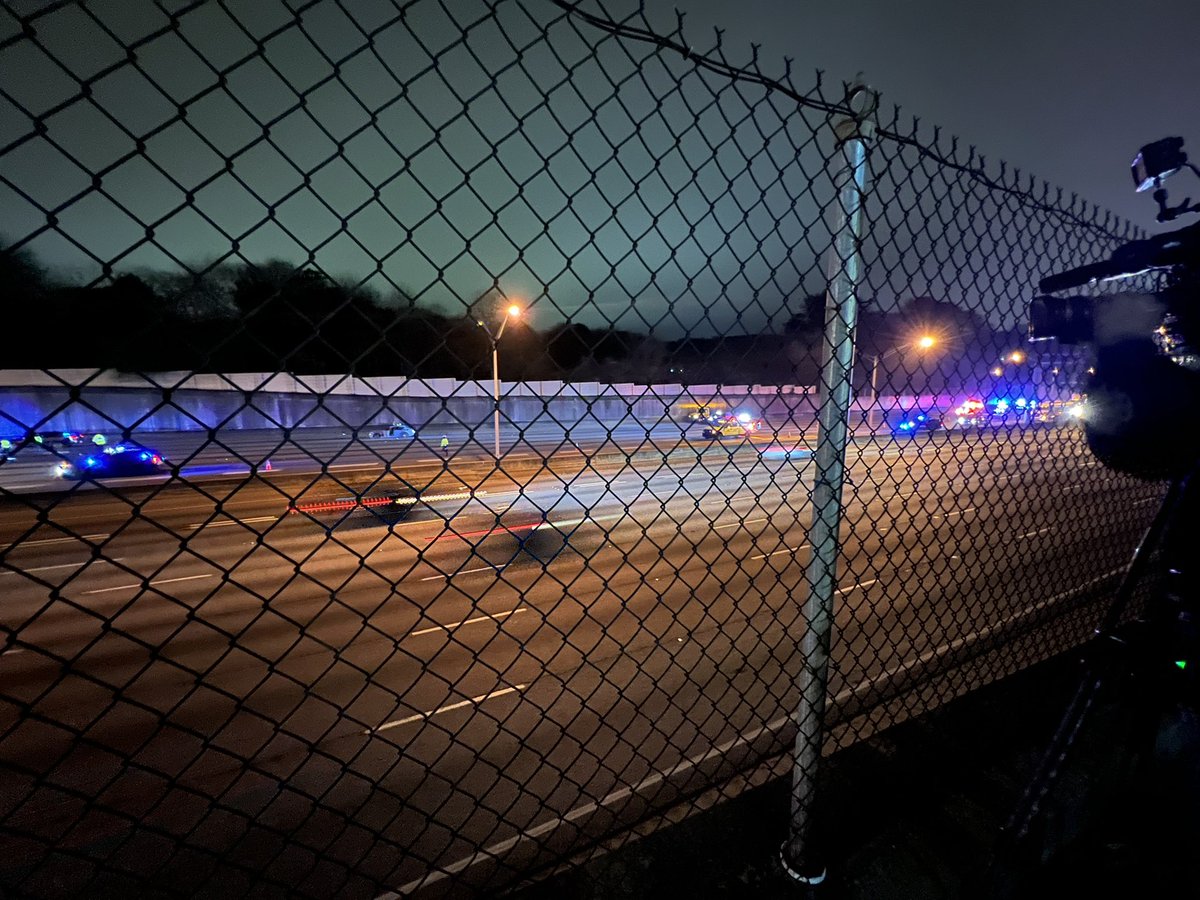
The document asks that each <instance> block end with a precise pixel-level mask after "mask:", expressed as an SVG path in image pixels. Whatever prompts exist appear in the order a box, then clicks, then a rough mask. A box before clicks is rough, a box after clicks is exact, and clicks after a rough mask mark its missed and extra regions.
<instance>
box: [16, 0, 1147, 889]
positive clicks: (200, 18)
mask: <svg viewBox="0 0 1200 900" xmlns="http://www.w3.org/2000/svg"><path fill="white" fill-rule="evenodd" d="M611 13H612V10H611V8H610V9H609V12H607V13H606V12H604V11H603V10H602V9H601V8H600V6H599V5H594V6H591V7H588V6H586V5H583V6H580V7H578V8H577V7H576V5H575V4H572V3H569V2H556V0H498V2H484V0H455V2H454V3H445V2H437V0H414V2H407V3H399V2H393V3H390V4H389V3H359V2H349V0H314V2H309V3H303V4H298V3H287V2H283V0H261V2H253V3H251V2H235V0H211V2H196V3H183V2H176V3H166V2H163V3H159V4H158V5H156V6H153V7H152V6H150V5H149V4H121V3H116V2H113V3H99V2H96V3H86V4H84V3H60V2H56V3H49V2H26V3H17V2H9V3H7V4H5V7H4V11H3V13H2V14H0V105H2V114H0V122H2V123H3V125H2V126H0V127H2V132H3V133H2V134H0V196H2V199H3V203H2V206H3V209H4V210H5V215H4V219H3V222H2V223H0V231H2V232H3V239H4V244H3V251H2V253H0V260H2V263H3V272H2V276H0V277H2V283H3V296H4V297H5V298H6V301H5V319H6V322H5V333H6V335H7V340H6V341H5V343H4V349H3V359H2V360H0V364H2V365H3V367H4V370H3V371H0V380H2V381H3V385H2V387H0V390H2V394H0V411H2V420H0V437H2V438H3V444H2V448H3V451H4V452H3V456H4V460H3V461H2V462H0V494H2V501H3V503H2V507H0V529H2V530H3V537H2V538H0V542H2V544H3V549H0V582H2V583H3V604H2V612H0V625H2V626H3V632H2V634H3V637H4V647H3V656H0V770H2V771H3V777H2V778H0V886H2V887H0V893H4V894H6V895H8V894H12V895H31V896H38V897H50V896H96V895H106V896H117V895H131V896H132V895H139V896H140V895H155V894H186V895H204V896H210V895H218V894H220V895H226V896H241V895H244V894H253V895H255V896H259V895H273V894H289V895H290V894H295V895H302V896H313V897H326V896H335V895H336V896H363V897H371V896H376V895H379V894H383V893H386V892H389V891H394V892H398V893H399V894H401V895H407V894H409V893H424V892H428V893H430V894H431V895H438V894H441V893H443V892H450V893H469V892H472V891H483V890H496V889H500V888H503V887H505V886H508V885H511V884H513V883H515V882H516V881H518V880H520V879H522V878H525V877H529V876H531V875H536V874H537V873H539V872H545V871H547V870H548V869H550V868H551V867H553V866H555V865H558V864H561V863H562V862H563V861H565V860H568V859H571V858H573V857H576V856H578V855H579V854H584V853H588V852H591V851H593V850H595V849H596V848H599V847H603V846H605V845H606V844H609V843H611V842H612V841H614V840H620V839H621V838H622V837H623V836H627V835H629V834H632V833H637V832H644V831H645V830H647V829H651V828H653V827H656V826H657V825H659V824H661V823H663V822H666V821H670V820H673V819H675V818H677V817H679V816H681V815H686V814H688V813H689V812H692V811H694V810H697V809H701V808H704V807H705V806H707V805H709V804H712V803H714V802H717V801H719V800H720V799H721V798H723V797H727V796H731V795H732V794H734V793H736V792H737V791H739V790H741V789H743V788H744V787H745V786H747V785H750V784H755V783H759V782H761V781H762V780H763V779H766V778H769V777H772V776H773V775H778V774H782V773H784V772H786V771H787V770H788V768H789V765H790V764H791V762H792V760H793V755H792V747H793V742H794V741H795V738H796V732H797V726H796V723H797V722H805V721H808V719H806V716H808V715H810V714H811V713H812V710H811V709H809V710H808V712H807V713H806V712H805V711H804V709H803V708H802V707H801V705H800V704H801V693H802V692H801V684H802V683H804V684H807V685H808V686H809V687H810V688H811V687H812V680H811V679H812V674H813V673H812V672H811V671H810V670H809V669H811V667H809V669H806V667H805V665H804V664H805V659H806V654H807V655H808V657H810V660H809V661H810V662H811V657H812V655H813V653H814V652H816V651H815V650H814V649H813V647H814V646H815V645H813V644H806V641H808V640H810V639H811V636H812V635H813V634H816V633H818V632H820V633H826V632H825V631H824V629H826V628H828V626H829V625H830V624H831V625H832V641H831V643H830V644H829V645H828V653H829V670H828V683H827V685H826V684H824V683H822V684H820V685H819V688H820V691H821V695H822V696H824V697H827V698H828V703H827V708H826V710H825V716H824V722H823V724H824V729H825V730H824V731H820V730H818V731H817V732H816V735H817V739H818V741H822V742H823V743H824V749H825V751H826V752H828V751H829V750H831V749H832V748H835V747H837V746H842V745H845V744H848V743H851V742H853V741H855V740H858V739H860V738H862V737H863V736H865V735H868V734H871V733H873V732H874V731H876V730H878V729H880V728H885V727H887V726H889V725H890V724H893V723H896V722H898V721H901V720H903V719H905V718H907V717H909V716H912V715H915V714H919V713H921V712H922V711H924V710H928V709H930V708H932V707H934V706H936V705H938V704H940V703H943V702H944V701H946V700H947V699H949V698H952V697H954V696H956V695H959V694H961V693H963V692H965V691H969V690H971V689H972V688H973V687H975V686H978V685H981V684H984V683H987V682H990V681H993V680H994V679H997V678H999V677H1002V676H1003V675H1005V674H1007V673H1010V672H1013V671H1015V670H1018V669H1020V668H1022V667H1025V666H1028V665H1029V664H1031V663H1032V662H1034V661H1036V660H1040V659H1042V658H1045V657H1047V656H1049V655H1052V654H1054V653H1056V652H1059V651H1061V650H1063V649H1064V648H1068V647H1070V646H1072V645H1074V644H1076V643H1078V642H1079V641H1080V640H1082V639H1083V638H1084V637H1085V636H1086V635H1087V633H1088V631H1089V628H1090V626H1091V625H1092V624H1093V622H1094V620H1095V614H1096V609H1097V604H1098V603H1099V602H1100V600H1101V599H1102V598H1103V597H1104V595H1105V593H1106V591H1108V590H1109V589H1110V587H1111V585H1112V580H1113V578H1114V576H1115V574H1116V572H1117V569H1118V568H1119V566H1120V565H1121V564H1122V563H1123V562H1124V560H1125V559H1126V558H1127V556H1128V554H1129V552H1130V550H1131V549H1132V546H1133V544H1134V542H1135V539H1136V534H1137V531H1138V529H1139V528H1140V527H1141V526H1142V525H1143V524H1144V523H1145V522H1146V521H1147V520H1148V518H1149V516H1150V514H1151V512H1152V510H1153V504H1154V502H1155V499H1156V497H1157V489H1156V488H1155V487H1153V486H1149V485H1144V484H1139V483H1136V482H1133V481H1130V480H1127V479H1122V478H1119V477H1116V476H1114V475H1112V474H1110V473H1108V472H1106V471H1105V470H1104V469H1102V468H1100V467H1098V466H1097V465H1096V464H1095V463H1094V462H1093V461H1092V460H1091V459H1090V457H1089V456H1088V454H1087V453H1086V450H1085V448H1084V446H1083V444H1082V440H1081V437H1080V433H1079V431H1078V428H1077V422H1076V419H1075V416H1076V415H1077V413H1078V412H1079V407H1080V404H1081V403H1082V402H1083V397H1082V394H1081V392H1082V389H1083V388H1082V385H1083V379H1084V376H1085V375H1086V370H1087V368H1088V366H1089V361H1088V358H1087V356H1086V354H1084V353H1082V352H1076V351H1075V350H1074V349H1073V348H1068V347H1058V346H1055V345H1053V344H1044V345H1037V346H1030V345H1027V344H1026V343H1025V341H1024V340H1023V323H1024V315H1025V311H1024V306H1025V302H1026V300H1027V298H1028V297H1029V295H1030V293H1031V292H1032V289H1033V286H1034V285H1035V282H1036V279H1037V277H1038V276H1040V275H1043V274H1046V273H1047V272H1050V271H1053V270H1057V269H1062V268H1065V267H1067V266H1069V265H1075V264H1079V263H1083V262H1088V261H1093V260H1095V259H1097V258H1100V257H1101V256H1103V255H1105V254H1107V253H1108V252H1110V251H1111V249H1112V248H1113V247H1114V246H1116V245H1117V244H1118V243H1119V242H1120V241H1122V240H1123V239H1126V238H1128V237H1129V236H1131V229H1130V228H1129V227H1128V226H1127V225H1125V224H1124V223H1121V222H1116V221H1114V220H1112V219H1111V218H1109V217H1108V216H1105V215H1102V214H1101V213H1100V212H1099V211H1097V210H1095V209H1092V208H1090V207H1088V206H1086V205H1084V204H1082V203H1079V202H1077V201H1076V200H1075V199H1074V198H1070V199H1067V198H1064V197H1062V196H1061V195H1060V194H1059V193H1056V192H1054V191H1052V190H1050V189H1048V188H1047V187H1045V186H1044V185H1042V184H1040V183H1038V182H1035V181H1034V180H1032V179H1029V178H1027V177H1025V176H1022V175H1019V174H1018V173H1016V172H1013V171H1011V170H1006V169H1004V168H1003V167H996V166H991V165H987V164H985V162H984V160H983V159H982V158H981V157H979V156H978V155H977V154H976V153H975V152H974V151H973V150H971V151H965V150H963V149H961V148H959V147H957V146H956V145H955V144H954V142H953V141H948V140H946V139H944V138H941V137H939V136H938V134H937V133H936V132H930V131H928V130H922V129H921V128H919V127H918V126H917V125H916V124H915V123H910V122H909V120H907V119H905V118H903V117H902V116H901V115H900V113H899V111H896V110H893V111H890V112H889V111H880V112H879V113H878V115H877V116H875V117H874V118H869V119H865V118H864V117H863V115H862V114H861V113H862V111H861V110H857V109H855V110H851V109H850V108H848V106H847V101H846V100H845V92H844V89H843V86H841V85H837V86H831V85H829V84H823V83H822V82H821V81H820V80H819V79H816V78H814V77H812V76H809V75H807V74H806V75H803V76H801V75H798V74H797V73H795V72H793V71H791V70H790V68H785V67H784V66H783V65H771V66H767V65H766V64H763V65H762V66H760V65H759V62H758V60H757V59H754V60H752V61H750V62H749V63H746V62H745V61H744V60H743V59H740V58H739V60H737V61H734V62H731V61H730V60H729V59H728V58H727V57H726V53H725V50H724V49H723V48H722V47H721V45H720V42H719V40H717V41H716V43H715V44H713V45H711V46H709V47H707V48H700V47H698V46H696V45H694V44H691V43H689V39H688V36H687V35H686V34H685V32H684V30H682V29H680V30H677V31H676V32H675V33H673V34H672V33H667V32H663V31H662V29H661V28H660V29H659V32H658V33H655V30H654V29H653V28H652V27H651V26H650V23H649V22H647V20H646V19H645V18H644V16H643V14H642V13H640V12H634V13H632V14H631V15H630V16H629V17H628V18H626V19H623V20H621V21H619V22H617V21H613V20H611V19H610V18H609V17H608V16H609V15H610V14H611ZM718 38H719V35H718ZM847 120H850V124H851V125H853V124H854V123H856V122H859V123H863V126H862V130H859V131H855V132H854V136H853V137H850V138H848V137H847V132H846V131H844V130H843V131H842V132H841V133H839V129H844V128H845V127H846V123H847ZM851 145H853V147H854V149H855V152H856V153H859V157H858V160H859V161H858V163H857V164H854V163H853V162H851V163H850V164H848V163H847V158H848V157H847V152H846V151H847V148H848V147H850V146H851ZM853 178H857V179H858V181H857V182H855V181H852V180H851V181H848V180H847V179H853ZM856 185H857V187H856ZM848 186H849V190H850V194H849V196H852V197H853V196H857V197H858V198H859V199H858V201H856V202H857V203H858V205H859V208H858V210H857V212H856V213H855V214H854V215H853V216H851V215H850V214H849V211H848V210H847V208H846V206H845V201H844V199H839V192H842V197H843V198H844V197H845V196H847V195H846V194H845V191H846V190H847V187H848ZM855 228H857V233H858V234H859V235H861V239H855ZM839 237H840V238H841V239H843V242H842V243H841V244H838V240H839ZM838 248H841V249H840V251H839V249H838ZM853 307H857V313H856V318H857V321H856V322H853V321H847V318H846V317H847V311H848V310H851V309H852V308H853ZM827 310H828V312H827ZM852 326H853V327H852ZM839 327H840V328H841V331H842V332H844V333H846V334H847V335H849V334H850V333H853V335H854V357H853V359H852V360H851V358H850V357H849V355H848V354H849V348H850V345H849V343H846V342H845V341H842V342H840V343H839V344H838V346H833V345H831V344H830V343H829V336H830V335H836V334H838V333H839V331H838V329H839ZM839 354H842V355H841V356H839ZM839 360H841V363H842V368H843V369H846V370H847V371H848V375H849V378H850V381H849V383H843V384H840V388H848V389H849V390H848V391H846V390H843V393H842V394H841V395H839V394H838V390H839V389H840V388H839V384H834V383H830V382H829V379H828V378H827V377H826V378H825V382H826V383H824V384H823V383H822V378H823V376H822V373H826V376H828V374H829V373H835V374H836V373H837V372H838V371H839V369H838V364H839ZM823 364H824V368H822V366H823ZM847 365H848V369H847ZM248 373H249V374H248ZM839 396H841V397H842V401H843V402H842V403H841V406H838V397H839ZM835 414H836V415H835ZM839 421H840V422H841V424H842V426H844V429H843V430H844V433H843V434H842V435H841V439H844V440H845V443H846V451H845V470H844V476H845V477H844V479H843V478H842V473H841V469H840V466H839V467H838V470H837V471H836V472H832V474H831V470H829V469H828V468H827V467H825V466H824V465H823V464H818V462H816V461H814V459H813V456H812V453H813V451H814V450H817V451H818V452H821V447H825V448H826V449H829V448H832V449H833V450H837V449H838V447H837V446H836V444H837V443H838V435H837V434H836V433H833V432H836V430H837V425H838V423H839ZM830 428H832V429H833V431H832V432H831V431H830ZM822 442H823V443H822ZM835 457H836V458H837V459H840V453H837V454H834V456H833V457H830V458H831V459H833V458H835ZM835 476H836V477H835ZM843 481H844V485H843V490H841V491H837V490H836V488H837V486H838V484H839V483H841V482H843ZM822 490H824V494H823V495H822V494H821V491H822ZM814 494H816V495H818V496H817V499H818V502H819V503H821V502H823V503H824V504H825V506H824V507H821V509H822V510H826V511H828V509H829V508H833V507H836V509H834V513H835V514H834V515H833V517H832V518H828V517H827V518H824V519H822V520H821V521H822V522H824V526H823V527H825V531H824V532H823V537H822V539H821V540H820V541H816V540H815V538H814V534H815V532H816V526H815V525H813V524H811V523H812V522H813V497H814ZM821 496H824V500H823V501H821ZM831 504H832V506H831ZM829 526H831V527H829ZM839 529H840V530H839ZM814 543H818V544H819V546H818V547H817V548H816V549H814V547H813V546H810V544H814ZM830 547H832V548H833V553H832V555H829V554H828V553H827V551H828V549H829V548H830ZM816 554H823V555H822V556H821V557H820V558H818V556H817V555H816ZM818 576H819V580H822V584H817V583H816V582H815V581H814V578H817V577H818ZM822 585H823V586H822ZM822 591H824V594H825V595H826V596H825V598H824V599H825V600H827V601H828V603H827V604H826V606H825V607H824V612H823V613H822V614H821V616H819V617H818V618H822V617H824V616H825V615H828V616H829V617H831V621H810V615H811V613H810V612H808V611H810V610H812V609H820V608H821V607H820V604H816V605H814V604H813V602H812V601H813V599H814V597H815V596H816V595H818V594H820V593H821V592H822ZM817 599H821V598H820V597H817ZM817 643H819V642H817ZM806 647H807V649H806ZM817 649H818V650H819V649H820V648H819V647H818V648H817ZM806 679H808V680H807V681H806ZM809 693H811V691H809ZM806 696H807V695H806ZM817 749H818V750H819V749H820V744H818V747H817Z"/></svg>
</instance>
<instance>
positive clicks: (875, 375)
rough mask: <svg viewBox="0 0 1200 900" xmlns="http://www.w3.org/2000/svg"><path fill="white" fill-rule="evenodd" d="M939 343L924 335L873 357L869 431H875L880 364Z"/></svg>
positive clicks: (868, 410)
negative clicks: (898, 354) (899, 355)
mask: <svg viewBox="0 0 1200 900" xmlns="http://www.w3.org/2000/svg"><path fill="white" fill-rule="evenodd" d="M936 343H937V339H936V338H934V337H932V336H930V335H927V334H926V335H922V336H921V337H919V338H917V339H916V340H914V341H909V342H908V343H907V344H901V345H900V346H899V347H893V348H892V349H891V350H885V351H883V353H879V354H876V355H874V356H872V357H871V405H870V406H868V407H867V429H868V430H869V431H872V432H874V431H875V407H876V406H878V405H879V362H880V360H884V359H887V358H888V357H889V356H894V355H896V354H897V353H903V352H904V351H905V350H908V349H910V348H912V347H917V348H919V349H921V350H928V349H929V348H930V347H932V346H934V345H935V344H936Z"/></svg>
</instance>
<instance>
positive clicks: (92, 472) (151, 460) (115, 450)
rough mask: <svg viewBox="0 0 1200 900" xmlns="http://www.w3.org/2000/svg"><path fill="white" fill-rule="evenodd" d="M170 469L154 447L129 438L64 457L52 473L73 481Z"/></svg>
mask: <svg viewBox="0 0 1200 900" xmlns="http://www.w3.org/2000/svg"><path fill="white" fill-rule="evenodd" d="M170 471H171V467H170V465H169V464H168V463H167V461H166V460H165V459H164V458H163V456H162V454H161V453H159V452H158V451H157V450H153V449H151V448H150V447H143V446H142V445H141V444H134V443H131V442H124V443H120V444H114V445H112V446H111V447H105V448H104V449H103V450H96V451H95V452H93V453H87V454H83V455H81V456H79V457H77V458H75V459H64V460H63V461H62V462H60V463H59V464H58V465H57V466H55V467H54V474H55V475H57V476H58V477H59V478H70V479H74V480H77V481H83V480H89V479H93V478H129V477H132V476H138V475H165V474H167V473H169V472H170Z"/></svg>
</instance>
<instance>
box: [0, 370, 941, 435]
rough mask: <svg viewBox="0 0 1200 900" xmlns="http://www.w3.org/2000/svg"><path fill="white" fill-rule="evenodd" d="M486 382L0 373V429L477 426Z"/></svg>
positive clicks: (513, 408)
mask: <svg viewBox="0 0 1200 900" xmlns="http://www.w3.org/2000/svg"><path fill="white" fill-rule="evenodd" d="M501 397H502V399H501V411H502V413H503V415H504V416H505V417H506V418H507V419H508V420H510V421H512V422H518V423H521V424H530V423H535V422H539V421H544V422H548V421H551V420H553V421H556V422H559V423H563V424H573V423H580V422H586V421H599V422H603V423H607V424H611V423H615V422H619V421H621V420H627V419H630V418H633V419H637V420H639V421H643V422H646V423H647V424H651V423H653V422H655V421H658V420H661V419H664V418H670V417H675V416H678V415H679V414H680V411H681V405H682V404H684V403H703V402H707V401H711V400H713V399H719V400H721V401H723V402H724V403H725V404H726V405H727V406H728V407H729V408H730V409H746V410H749V411H751V412H753V413H755V414H757V415H763V416H767V417H769V418H771V419H775V420H779V421H783V420H795V421H797V422H799V423H802V424H803V423H806V422H807V421H808V420H811V418H812V417H813V416H814V415H815V406H816V395H815V393H814V391H813V389H812V388H810V387H805V386H793V385H783V386H775V385H766V386H764V385H689V386H686V387H685V386H683V385H679V384H654V385H642V384H600V383H597V382H582V383H579V382H576V383H564V382H561V381H542V382H537V381H534V382H504V383H502V384H501ZM881 401H882V405H883V406H885V407H889V406H892V407H896V406H898V407H902V408H908V407H911V406H936V405H942V406H946V405H948V404H949V403H950V402H951V401H952V398H945V397H883V398H881ZM493 406H494V404H493V400H492V384H491V382H487V381H482V382H477V381H457V380H454V379H448V378H435V379H424V380H422V379H409V378H399V377H396V378H355V377H353V376H349V375H315V376H294V375H287V374H280V373H237V374H229V375H214V374H201V375H197V374H193V373H190V372H165V373H155V374H132V373H123V372H107V371H96V370H88V369H69V370H51V371H43V370H28V371H27V370H0V433H5V434H7V433H9V432H15V431H20V430H22V429H36V430H46V431H59V430H61V431H133V430H136V431H200V430H207V429H210V428H223V429H229V428H236V429H262V428H271V429H277V428H317V427H325V428H327V427H346V426H349V427H352V428H363V427H369V426H375V425H382V424H386V423H388V422H391V421H393V420H395V419H400V420H402V421H405V422H408V423H410V424H413V425H416V426H422V425H426V424H430V425H446V426H450V425H456V424H457V425H467V426H478V425H483V424H486V423H487V422H488V421H489V419H490V416H491V414H492V410H493Z"/></svg>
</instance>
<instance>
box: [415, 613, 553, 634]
mask: <svg viewBox="0 0 1200 900" xmlns="http://www.w3.org/2000/svg"><path fill="white" fill-rule="evenodd" d="M528 611H529V610H528V607H524V606H518V607H517V608H516V609H506V610H504V612H498V613H485V614H484V615H482V616H476V617H475V618H473V619H463V620H462V621H461V622H451V623H450V624H448V625H434V626H433V627H431V628H419V629H417V630H416V631H410V632H409V633H408V634H406V635H405V637H417V636H419V635H422V634H433V632H435V631H450V630H451V629H452V628H458V627H459V626H461V625H474V624H475V623H476V622H499V621H500V620H501V619H504V618H507V617H508V616H515V615H517V613H523V612H528Z"/></svg>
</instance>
